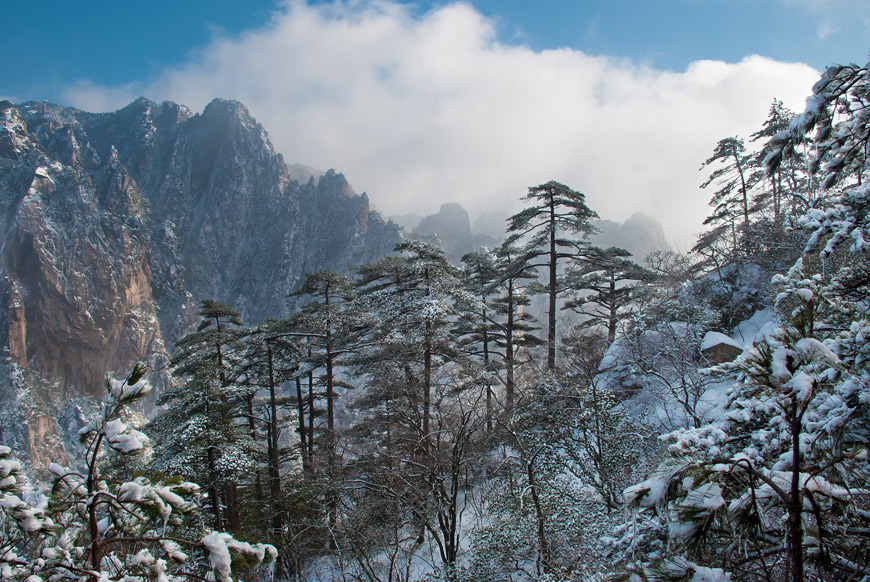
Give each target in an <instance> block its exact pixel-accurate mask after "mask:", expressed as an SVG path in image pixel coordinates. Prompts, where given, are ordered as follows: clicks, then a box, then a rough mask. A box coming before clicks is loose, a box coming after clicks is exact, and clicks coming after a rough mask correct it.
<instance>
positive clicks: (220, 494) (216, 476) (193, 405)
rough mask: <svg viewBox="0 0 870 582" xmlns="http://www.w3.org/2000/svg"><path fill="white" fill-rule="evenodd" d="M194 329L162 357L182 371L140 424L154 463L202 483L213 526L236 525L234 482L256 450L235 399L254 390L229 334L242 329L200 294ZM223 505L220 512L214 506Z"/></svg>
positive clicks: (234, 316) (248, 469)
mask: <svg viewBox="0 0 870 582" xmlns="http://www.w3.org/2000/svg"><path fill="white" fill-rule="evenodd" d="M199 314H200V316H201V317H202V321H201V322H200V324H199V326H198V328H197V330H196V331H195V332H193V333H190V334H188V335H186V336H185V337H183V338H182V339H181V340H179V342H178V343H177V346H178V348H179V349H180V351H179V353H178V354H177V355H176V356H174V357H173V358H172V361H171V362H170V365H171V366H172V367H173V374H174V376H175V377H176V378H180V379H183V383H180V384H177V385H175V386H173V387H171V388H170V389H168V390H166V391H165V392H163V394H161V395H160V397H159V398H158V400H157V404H158V406H165V407H166V408H165V410H164V411H163V412H162V413H161V414H160V415H159V416H157V417H156V418H155V419H154V420H153V421H152V422H151V423H150V424H149V426H148V431H149V433H150V434H152V435H153V436H154V437H155V438H156V442H157V447H156V448H157V452H158V456H157V458H156V459H155V461H154V467H155V468H156V469H158V470H160V471H163V472H165V473H172V474H180V475H184V476H185V477H187V478H190V479H192V480H194V481H197V482H199V483H201V484H202V485H204V486H205V487H206V489H207V490H208V496H209V506H210V510H211V512H212V515H213V516H214V523H215V527H216V528H217V529H223V527H224V520H225V519H226V523H227V525H228V527H230V528H231V529H236V528H238V527H239V526H240V519H239V506H238V499H237V482H238V480H239V479H243V478H245V477H247V476H250V475H252V474H253V473H254V472H255V471H256V468H257V465H258V459H259V458H261V454H260V447H259V445H258V443H257V442H255V441H254V439H252V438H251V434H250V431H249V430H248V429H247V422H243V421H242V420H241V417H242V416H243V415H244V414H245V412H244V410H243V409H242V406H243V405H244V404H245V403H246V402H247V401H248V400H249V398H250V397H251V395H252V394H253V393H255V392H256V390H257V389H256V387H251V386H245V385H243V384H239V383H237V382H236V381H237V380H238V379H239V377H238V370H237V366H236V365H235V364H236V363H237V362H235V361H234V358H235V354H234V353H233V350H234V346H233V345H232V344H233V342H235V341H237V340H238V339H239V338H240V337H241V335H242V333H243V331H242V330H241V326H242V322H241V321H240V320H239V314H238V312H236V311H234V310H232V309H230V308H229V307H227V306H226V305H225V304H223V303H220V302H218V301H214V300H211V299H205V300H203V301H202V302H201V306H200V310H199ZM224 504H225V505H226V514H224V512H223V511H222V506H223V505H224Z"/></svg>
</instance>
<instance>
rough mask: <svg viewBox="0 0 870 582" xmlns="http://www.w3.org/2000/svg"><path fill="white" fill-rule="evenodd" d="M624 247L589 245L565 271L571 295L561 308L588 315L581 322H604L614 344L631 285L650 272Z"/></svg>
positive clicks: (643, 279) (608, 337)
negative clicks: (634, 259)
mask: <svg viewBox="0 0 870 582" xmlns="http://www.w3.org/2000/svg"><path fill="white" fill-rule="evenodd" d="M630 256H631V253H629V252H628V251H626V250H625V249H620V248H615V247H611V248H609V249H601V248H598V247H590V248H589V249H587V251H586V253H585V254H584V257H583V259H582V260H581V261H579V262H578V263H577V264H576V265H572V267H570V268H569V270H568V272H567V273H566V281H567V286H568V287H569V288H570V290H571V291H570V294H571V295H572V298H571V299H570V300H569V301H568V302H566V303H565V305H564V306H563V309H572V310H574V311H576V312H577V313H579V314H580V315H582V316H584V317H586V318H588V319H586V321H585V322H582V323H581V325H583V326H585V327H588V326H590V325H603V326H604V327H605V328H606V329H607V339H608V340H609V341H610V342H611V343H613V341H614V340H615V339H616V330H617V326H618V324H619V321H620V318H621V317H624V316H625V315H626V313H625V310H626V308H627V307H628V306H629V305H630V303H631V301H632V299H633V295H634V287H635V285H636V284H637V283H638V282H642V281H646V280H649V279H650V278H651V277H652V273H651V272H650V271H648V270H647V269H644V268H643V267H641V266H640V265H638V264H637V263H635V262H634V261H631V260H630V259H629V258H628V257H630Z"/></svg>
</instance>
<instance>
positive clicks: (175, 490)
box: [0, 365, 275, 582]
mask: <svg viewBox="0 0 870 582" xmlns="http://www.w3.org/2000/svg"><path fill="white" fill-rule="evenodd" d="M145 372H146V368H145V367H144V366H141V365H137V366H136V367H134V369H133V371H131V372H130V374H129V375H128V376H127V377H126V378H124V379H117V378H115V377H114V376H113V375H112V374H109V375H107V376H106V392H107V395H106V398H105V400H104V401H103V403H102V405H101V408H100V412H99V414H98V415H97V416H96V417H95V418H93V419H91V420H90V421H89V422H88V423H87V425H86V426H85V427H84V428H83V429H82V430H81V431H80V432H79V436H80V439H81V442H82V444H83V446H84V450H85V452H86V454H85V458H84V463H83V470H73V469H68V468H63V467H61V466H59V465H57V464H55V463H52V464H51V465H50V466H49V471H50V473H51V475H52V477H51V479H50V480H51V484H52V486H51V499H49V498H48V496H46V495H45V492H44V490H43V488H42V487H40V488H38V489H33V488H29V487H26V485H25V480H24V479H22V474H21V470H22V466H21V464H20V463H19V462H18V461H16V460H14V459H12V458H11V450H10V449H9V448H8V447H3V446H0V575H2V577H3V579H4V580H19V581H27V582H33V581H35V580H52V581H55V582H80V581H81V580H88V581H90V582H97V581H100V580H126V581H129V582H145V581H146V580H158V581H162V582H181V581H182V580H189V579H190V578H198V579H204V578H206V577H208V578H210V579H216V580H219V581H222V582H224V581H227V580H229V579H230V578H229V575H230V573H231V567H232V566H233V562H232V561H231V557H246V558H247V560H248V561H249V562H253V563H257V562H260V561H262V560H263V559H264V558H265V557H266V556H267V555H268V556H269V557H271V558H274V557H275V548H274V547H272V546H270V545H263V544H256V545H252V544H248V543H245V542H241V541H238V540H236V539H234V538H233V537H232V536H231V535H229V534H227V533H221V532H214V531H202V530H201V529H200V523H199V520H197V519H195V518H196V517H197V514H198V510H199V505H198V503H197V498H198V495H199V487H198V486H197V485H196V484H195V483H191V482H186V481H183V480H181V479H179V478H177V477H169V476H167V477H161V478H159V479H155V478H153V477H147V476H144V475H138V476H135V477H134V476H133V475H126V476H118V475H114V476H113V475H110V474H107V473H104V472H103V471H102V470H101V469H102V465H103V463H104V460H105V459H106V456H107V455H110V454H114V455H120V456H123V457H135V456H143V455H144V454H145V453H146V452H147V450H148V447H149V442H148V439H147V437H146V436H145V435H144V434H142V433H141V432H139V431H137V430H136V429H134V428H133V427H132V426H130V425H129V424H128V423H127V422H125V418H127V417H128V416H129V409H128V406H131V405H133V404H134V403H136V402H137V401H140V400H141V399H142V398H144V397H145V396H146V395H147V394H148V393H149V392H150V391H151V386H150V385H149V384H148V383H147V382H146V381H145V380H144V375H145ZM119 477H120V478H119ZM231 552H232V554H233V556H231ZM236 565H238V563H236Z"/></svg>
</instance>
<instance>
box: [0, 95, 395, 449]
mask: <svg viewBox="0 0 870 582" xmlns="http://www.w3.org/2000/svg"><path fill="white" fill-rule="evenodd" d="M301 177H302V178H304V181H298V180H296V176H295V175H294V174H293V173H292V171H291V170H290V168H289V167H288V165H287V164H286V163H285V161H284V159H283V158H282V156H281V155H280V154H278V153H277V152H275V150H274V148H273V146H272V144H271V141H270V139H269V136H268V135H267V133H266V130H265V129H264V128H263V127H262V126H261V125H260V124H259V123H257V121H256V120H255V119H254V118H253V117H251V115H250V114H249V112H248V111H247V110H246V109H245V107H244V106H243V105H241V104H240V103H237V102H234V101H226V100H220V99H218V100H215V101H213V102H212V103H210V104H209V105H208V106H207V107H206V108H205V110H204V111H203V112H202V113H201V114H194V113H193V112H191V111H190V110H188V109H187V108H185V107H183V106H181V105H177V104H175V103H170V102H166V103H162V104H157V103H154V102H151V101H148V100H146V99H141V98H140V99H139V100H137V101H135V102H134V103H131V104H130V105H128V106H127V107H125V108H123V109H121V110H119V111H116V112H114V113H102V114H93V113H86V112H83V111H79V110H76V109H67V108H62V107H59V106H56V105H52V104H48V103H34V102H30V103H25V104H22V105H13V104H12V103H9V102H0V208H2V210H3V212H2V213H0V240H2V250H0V276H2V281H0V282H2V284H0V295H2V296H0V342H2V343H0V345H2V346H3V349H4V354H5V355H6V356H7V357H8V362H9V363H10V364H14V365H15V366H16V370H15V374H13V376H14V378H15V380H14V382H12V383H11V384H10V381H9V380H4V381H3V382H4V385H3V386H2V392H3V394H4V395H5V396H6V399H7V404H8V403H9V399H11V400H13V401H14V404H10V405H9V406H5V407H4V408H6V409H7V410H8V411H10V413H16V414H17V413H18V412H17V411H21V410H23V409H25V408H27V409H28V410H31V409H32V411H33V413H32V415H31V416H32V418H23V417H22V418H21V419H19V422H12V420H14V419H10V422H3V424H4V425H5V426H6V427H7V428H6V429H5V434H0V441H2V442H4V443H7V444H17V445H19V446H21V448H24V449H30V450H31V451H33V452H36V451H38V449H39V448H40V446H41V443H42V442H43V441H45V439H47V438H49V437H50V436H51V434H52V432H53V429H52V427H51V426H50V425H51V424H52V423H53V419H50V418H47V417H45V416H46V415H45V414H43V412H40V411H45V410H48V409H51V408H52V407H55V408H57V407H62V405H63V404H64V403H65V402H66V400H67V398H68V397H74V396H76V395H79V394H91V395H97V394H101V393H102V378H103V374H104V373H105V371H106V370H115V369H117V370H119V371H125V370H127V369H128V368H129V367H130V366H131V365H132V363H133V362H135V361H137V360H139V359H141V358H143V357H144V358H145V359H147V360H149V361H150V362H151V363H152V365H153V366H154V367H155V368H159V367H160V366H162V364H163V363H164V362H165V360H166V356H167V352H170V351H171V349H172V346H173V344H174V342H175V341H176V340H177V339H178V338H179V337H181V335H182V334H183V333H184V332H185V331H187V330H188V329H189V326H190V325H191V323H192V322H193V321H194V320H195V319H196V310H197V307H198V302H199V300H200V299H203V298H215V299H219V300H222V301H225V302H226V303H227V304H229V305H231V306H233V307H234V308H235V309H237V310H239V311H240V312H241V313H242V317H243V319H244V320H245V321H246V322H248V323H255V322H257V321H260V320H262V319H264V318H266V317H269V316H281V315H285V314H287V313H288V311H289V310H290V309H292V307H293V306H292V304H291V301H292V300H290V299H288V297H287V296H288V294H289V293H290V292H291V291H293V290H294V289H295V288H296V287H297V286H298V285H299V284H300V283H301V281H303V280H304V276H305V274H306V273H307V272H312V271H319V270H325V269H330V270H347V269H350V268H352V267H354V266H356V265H359V264H361V263H364V262H368V261H371V260H375V259H377V258H379V257H381V256H383V255H384V254H385V253H387V252H388V251H390V250H392V248H393V247H394V245H395V244H396V242H397V240H398V239H399V236H400V235H399V227H398V226H396V225H395V224H392V223H386V222H384V221H383V220H382V219H381V218H380V216H379V215H378V214H377V213H375V212H373V211H371V209H370V207H369V201H368V198H367V196H366V195H365V194H361V195H358V194H356V193H354V191H353V190H352V189H351V187H350V185H349V184H348V182H347V180H346V179H345V178H344V176H342V175H341V174H339V173H336V172H334V171H333V170H330V171H328V172H326V173H325V174H323V175H322V176H319V177H315V175H313V174H312V173H310V172H309V173H308V174H307V175H303V176H301ZM3 375H4V376H5V375H6V374H3ZM162 381H165V377H164V378H163V379H162ZM152 382H155V383H156V384H158V385H159V384H160V382H161V378H160V377H154V378H152ZM37 384H39V385H41V386H43V387H44V389H43V390H40V391H33V390H31V388H32V387H33V386H35V385H37ZM0 398H2V395H0ZM25 401H26V402H30V403H31V404H32V406H30V407H29V408H28V406H27V405H26V402H25ZM21 414H24V413H21ZM28 414H29V413H28ZM39 418H42V420H39ZM21 420H24V421H26V422H24V423H22V422H20V421H21ZM40 427H41V428H40ZM11 433H14V434H11Z"/></svg>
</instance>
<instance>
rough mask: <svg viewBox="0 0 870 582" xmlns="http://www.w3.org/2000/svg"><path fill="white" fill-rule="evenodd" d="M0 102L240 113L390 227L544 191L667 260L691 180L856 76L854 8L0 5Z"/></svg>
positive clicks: (686, 215) (781, 4)
mask: <svg viewBox="0 0 870 582" xmlns="http://www.w3.org/2000/svg"><path fill="white" fill-rule="evenodd" d="M0 7H2V14H3V18H4V22H5V24H6V26H4V34H3V35H0V55H2V56H0V98H6V99H10V100H12V101H14V102H22V101H25V100H41V99H47V100H49V101H52V102H56V103H60V104H62V105H69V106H74V107H79V108H81V109H84V110H88V111H110V110H114V109H117V108H120V107H123V106H124V105H125V104H127V103H129V102H130V101H132V100H133V99H135V98H136V97H138V96H140V95H143V96H145V97H147V98H149V99H153V100H155V101H158V102H159V101H162V100H172V101H176V102H178V103H181V104H184V105H186V106H188V107H190V108H191V110H192V111H193V112H198V111H201V110H202V108H203V107H204V106H205V105H206V104H207V103H208V102H209V101H210V100H211V99H213V98H215V97H224V98H231V99H237V100H239V101H241V102H242V103H244V104H245V105H246V106H247V107H248V108H249V109H250V111H251V112H252V114H253V115H254V116H255V117H256V118H257V119H258V120H259V121H260V122H261V123H262V124H263V125H264V126H265V128H266V129H267V130H268V132H269V133H270V135H271V137H272V140H273V142H274V144H275V146H276V149H277V150H278V151H280V152H281V153H283V154H284V156H285V158H286V159H287V160H288V161H289V162H297V163H304V164H308V165H311V166H314V167H316V168H320V169H326V168H330V167H333V168H336V169H337V170H339V171H342V172H344V173H345V174H346V175H347V176H348V178H349V180H350V181H351V183H352V184H353V185H354V187H355V188H356V190H358V191H367V192H368V193H369V196H370V198H371V200H372V201H373V203H374V204H375V205H376V206H377V207H378V208H380V209H381V210H383V211H384V212H385V213H387V214H400V213H406V212H417V213H422V214H425V213H429V212H434V211H437V209H438V205H439V204H440V203H441V202H450V201H456V202H460V203H462V204H463V205H464V206H465V207H466V208H468V209H469V211H470V213H471V214H472V218H473V217H474V216H475V215H477V214H480V213H483V212H487V211H491V210H492V209H494V208H495V209H498V210H500V211H501V212H503V213H505V214H506V213H509V212H512V211H514V210H516V208H517V206H518V204H519V198H520V197H521V196H522V194H523V192H524V191H525V189H526V187H527V186H530V185H534V184H538V183H542V182H545V181H547V180H549V179H556V180H559V181H562V182H564V183H566V184H568V185H570V186H571V187H573V188H575V189H578V190H581V191H584V192H585V193H586V194H587V199H588V201H589V203H590V206H592V207H593V208H594V209H596V210H597V211H598V212H599V214H601V215H602V216H603V217H605V218H611V219H614V220H623V219H625V218H627V217H628V216H630V214H631V213H633V212H635V211H642V212H646V213H648V214H651V215H653V216H654V217H655V218H657V219H658V220H659V221H660V222H662V224H663V225H664V227H665V230H666V233H667V235H668V236H669V238H670V239H671V240H672V241H674V242H675V243H676V244H677V245H678V246H680V247H681V248H687V247H688V246H690V245H691V242H692V240H693V238H694V236H695V235H696V234H697V233H698V232H700V230H701V228H702V227H701V222H702V221H703V218H704V217H705V216H706V214H707V211H708V209H707V200H708V199H709V193H707V192H703V191H699V189H698V185H699V184H700V183H701V182H702V181H703V179H704V176H703V175H701V174H700V173H699V171H698V168H699V166H700V164H701V162H702V161H703V160H704V159H706V157H708V155H709V153H710V152H711V151H712V149H713V146H714V145H715V143H716V142H717V141H718V140H719V139H721V138H723V137H728V136H730V135H739V136H744V137H745V136H748V135H749V134H751V133H752V132H753V131H755V130H757V129H758V128H759V127H760V125H761V123H763V121H764V118H765V116H766V113H767V111H768V109H769V106H770V103H771V102H772V100H773V99H774V98H779V99H782V100H783V101H784V102H785V103H786V105H787V106H788V107H790V108H792V109H793V110H795V111H799V110H801V109H802V108H803V102H804V99H805V97H806V96H807V95H808V93H809V91H810V89H811V87H812V84H813V82H814V81H815V80H817V79H818V75H819V72H820V71H821V70H822V69H823V68H824V66H825V65H827V64H830V63H834V62H858V63H861V64H863V63H865V62H867V58H868V51H870V2H867V1H866V0H659V1H653V0H634V1H628V0H611V1H600V2H588V1H573V2H572V1H567V0H566V1H561V2H557V1H545V0H540V1H537V2H531V1H519V0H474V1H472V2H470V3H469V2H466V3H457V2H453V3H451V2H418V3H413V4H412V3H407V2H399V1H398V0H345V1H343V2H336V3H333V2H313V3H306V2H304V1H303V0H288V1H286V2H284V1H281V2H276V1H272V0H248V1H245V2H242V1H229V0H208V1H206V0H175V1H174V2H169V1H166V0H150V1H148V2H135V1H132V0H112V1H107V0H93V1H87V2H68V1H60V0H46V1H45V2H40V3H33V2H31V1H30V0H26V1H25V0H0Z"/></svg>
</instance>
